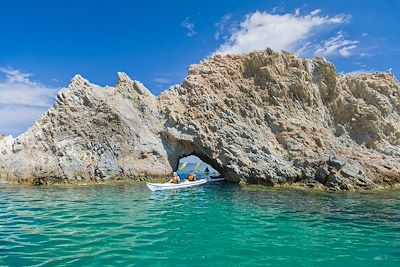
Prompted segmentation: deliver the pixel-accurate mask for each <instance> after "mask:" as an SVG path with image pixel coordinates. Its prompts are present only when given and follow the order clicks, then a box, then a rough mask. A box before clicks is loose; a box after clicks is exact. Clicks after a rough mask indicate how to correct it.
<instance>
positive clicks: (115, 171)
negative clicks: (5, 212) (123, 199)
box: [0, 49, 400, 190]
mask: <svg viewBox="0 0 400 267" xmlns="http://www.w3.org/2000/svg"><path fill="white" fill-rule="evenodd" d="M191 154H194V155H196V156H198V157H200V158H201V159H202V160H203V161H204V162H206V163H208V164H210V165H212V167H213V168H215V169H216V170H218V171H219V172H220V173H221V174H222V175H224V176H225V177H226V178H227V179H228V180H229V181H232V182H241V183H247V184H261V185H269V186H276V185H278V186H280V185H293V186H297V185H301V186H306V187H315V188H325V189H327V190H364V189H374V188H380V187H391V186H395V185H396V184H399V183H400V83H399V82H398V81H397V80H396V78H395V77H394V76H393V75H392V74H391V73H390V72H387V73H372V74H359V75H338V74H336V71H335V67H334V66H333V64H332V63H330V62H328V61H326V60H325V59H323V58H314V59H302V58H300V57H299V56H297V55H296V54H293V53H289V52H275V51H272V50H270V49H267V50H265V51H259V52H252V53H249V54H246V55H239V56H214V57H212V58H210V59H208V60H205V61H204V62H201V63H200V64H197V65H192V66H191V67H190V68H189V75H188V76H187V78H186V79H185V80H184V82H183V84H182V85H181V86H174V87H172V88H170V89H169V90H167V91H165V92H163V93H162V94H161V95H160V96H158V97H156V96H154V95H153V94H152V93H151V92H150V91H149V90H147V89H146V88H145V87H144V86H143V85H142V84H141V83H140V82H138V81H133V80H131V79H130V78H129V77H128V76H127V75H126V74H124V73H118V82H117V84H116V86H115V87H100V86H97V85H95V84H92V83H90V82H89V81H87V80H85V79H84V78H82V77H81V76H79V75H77V76H75V77H74V78H73V79H72V81H71V84H70V85H69V86H68V87H67V88H65V89H62V90H61V91H60V92H59V94H58V96H57V99H56V103H55V105H54V106H53V107H52V108H50V110H49V111H48V112H46V113H45V114H43V115H42V116H41V117H40V118H39V119H38V120H37V121H36V122H35V123H34V125H33V126H32V127H30V128H29V129H28V130H27V132H25V133H24V134H22V135H21V136H19V137H17V138H12V137H5V136H0V179H1V180H3V181H7V182H9V183H32V184H51V183H80V182H85V181H90V182H94V183H96V182H97V183H99V182H104V181H109V180H113V179H118V177H123V178H124V179H133V180H145V179H148V178H149V177H153V178H154V177H160V178H163V177H167V176H169V175H170V174H171V173H172V171H173V170H174V169H176V167H177V165H178V162H179V159H180V158H181V157H183V156H186V155H191Z"/></svg>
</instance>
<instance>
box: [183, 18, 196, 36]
mask: <svg viewBox="0 0 400 267" xmlns="http://www.w3.org/2000/svg"><path fill="white" fill-rule="evenodd" d="M181 26H182V27H183V28H185V29H187V30H188V32H187V33H186V35H187V36H188V37H192V36H194V35H195V34H196V33H197V32H196V31H195V30H194V28H195V26H194V23H193V22H190V18H189V17H187V18H186V19H185V20H184V21H182V23H181Z"/></svg>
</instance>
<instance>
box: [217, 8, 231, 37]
mask: <svg viewBox="0 0 400 267" xmlns="http://www.w3.org/2000/svg"><path fill="white" fill-rule="evenodd" d="M231 18H232V14H226V15H224V16H223V17H222V18H221V19H220V21H218V22H217V23H215V27H216V28H217V31H216V32H215V35H214V37H215V39H216V40H219V39H220V38H221V37H224V34H225V31H226V24H227V23H228V22H229V20H230V19H231Z"/></svg>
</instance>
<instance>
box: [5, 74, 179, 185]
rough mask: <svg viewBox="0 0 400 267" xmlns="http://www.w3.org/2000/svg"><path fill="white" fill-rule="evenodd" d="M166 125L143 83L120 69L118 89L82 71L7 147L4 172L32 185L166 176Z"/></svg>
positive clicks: (6, 177) (167, 164)
mask: <svg viewBox="0 0 400 267" xmlns="http://www.w3.org/2000/svg"><path fill="white" fill-rule="evenodd" d="M162 128H163V120H162V118H161V116H160V114H159V112H158V103H157V99H156V97H155V96H154V95H152V94H151V93H150V92H149V91H148V90H147V89H146V88H145V87H144V86H143V85H142V84H141V83H139V82H137V81H132V80H131V79H130V78H129V77H128V76H126V74H124V73H119V74H118V83H117V85H116V86H115V87H99V86H97V85H94V84H91V83H89V82H88V81H87V80H85V79H83V78H82V77H81V76H79V75H77V76H75V77H74V78H73V79H72V81H71V84H70V85H69V87H68V88H65V89H63V90H61V91H60V93H59V94H58V96H57V99H56V104H55V105H54V107H52V108H51V109H50V110H49V111H48V112H47V113H45V114H44V115H43V116H42V117H41V118H39V119H38V120H37V121H36V123H35V124H34V125H33V126H32V127H31V128H30V129H28V131H27V132H26V133H24V134H23V135H21V136H20V137H18V138H16V139H14V140H13V142H12V144H11V145H10V144H8V145H6V148H5V149H4V150H5V151H6V152H5V153H3V154H2V155H1V156H0V159H1V165H2V171H1V176H2V178H5V179H7V180H9V181H17V182H22V181H27V182H33V183H44V182H48V181H49V180H50V182H53V181H55V182H74V181H85V180H91V181H103V180H107V179H111V178H125V177H127V178H136V179H140V178H144V177H154V176H156V177H157V176H163V175H166V174H169V173H171V172H172V168H171V166H170V164H169V162H168V158H167V154H166V151H165V149H164V146H163V144H162V140H161V138H160V132H161V130H162Z"/></svg>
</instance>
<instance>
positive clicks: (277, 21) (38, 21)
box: [0, 0, 400, 136]
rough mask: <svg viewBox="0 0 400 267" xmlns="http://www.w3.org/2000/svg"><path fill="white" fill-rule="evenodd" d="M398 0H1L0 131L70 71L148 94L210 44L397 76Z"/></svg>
mask: <svg viewBox="0 0 400 267" xmlns="http://www.w3.org/2000/svg"><path fill="white" fill-rule="evenodd" d="M399 14H400V1H399V0H397V1H394V0H391V1H352V0H346V1H340V0H337V1H261V0H254V1H235V0H229V1H228V0H226V1H215V0H214V1H208V0H202V1H140V2H139V1H121V0H114V1H72V0H70V1H62V0H59V1H50V0H48V1H44V0H42V1H41V0H38V1H19V0H14V1H2V2H1V8H0V23H1V25H2V26H1V28H0V29H1V31H0V36H1V41H0V133H1V134H12V135H14V136H16V135H18V134H20V133H22V132H23V131H25V130H26V129H27V128H28V127H29V126H30V125H31V124H32V123H33V121H34V120H35V119H36V118H37V117H38V116H39V115H40V114H41V113H43V112H45V111H46V110H47V108H48V107H49V106H51V105H52V103H53V99H54V96H55V94H56V93H57V91H58V90H59V89H60V88H61V87H64V86H67V85H68V83H69V80H70V79H71V78H72V77H73V76H74V75H75V74H77V73H79V74H81V75H82V76H84V77H85V78H87V79H88V80H90V81H91V82H93V83H97V84H100V85H113V84H115V81H116V72H117V71H125V72H127V73H128V74H129V75H130V76H131V78H133V79H136V80H140V81H141V82H143V83H144V84H145V86H146V87H148V88H149V89H150V90H151V91H152V92H153V93H154V94H159V93H160V92H161V91H162V90H165V89H167V88H168V87H169V86H170V85H173V84H176V83H178V84H180V83H181V82H182V80H183V78H184V77H185V76H186V74H187V68H188V66H189V65H190V64H193V63H198V62H199V61H200V60H202V59H205V58H207V57H208V56H210V55H212V54H214V53H221V54H226V53H243V52H247V51H250V50H253V49H264V48H266V47H268V46H269V47H272V48H274V49H276V50H280V49H285V50H290V51H294V52H297V53H299V54H300V55H301V56H303V57H314V56H324V57H326V58H327V59H328V60H330V61H332V62H334V63H335V64H336V66H337V71H338V72H344V73H348V72H359V71H368V72H371V71H386V70H388V69H392V71H393V73H394V74H395V75H396V76H397V77H400V70H399V63H398V62H399V59H400V57H399V56H400V46H399V43H400V42H399V41H400V27H399V26H400V16H399Z"/></svg>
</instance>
